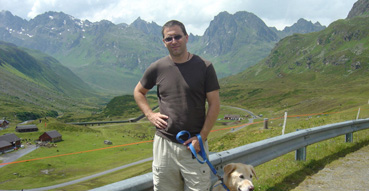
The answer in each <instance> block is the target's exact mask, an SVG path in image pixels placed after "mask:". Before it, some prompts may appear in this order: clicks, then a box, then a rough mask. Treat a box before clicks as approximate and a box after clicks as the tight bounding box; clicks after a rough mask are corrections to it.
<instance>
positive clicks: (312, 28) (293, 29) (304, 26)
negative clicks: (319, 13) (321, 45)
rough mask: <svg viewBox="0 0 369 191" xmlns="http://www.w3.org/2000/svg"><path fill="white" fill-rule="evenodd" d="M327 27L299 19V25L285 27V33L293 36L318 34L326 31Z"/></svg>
mask: <svg viewBox="0 0 369 191" xmlns="http://www.w3.org/2000/svg"><path fill="white" fill-rule="evenodd" d="M325 28H326V27H325V26H322V25H321V24H320V23H319V22H316V23H314V24H313V23H312V22H311V21H307V20H305V19H303V18H301V19H299V20H298V21H297V23H295V24H293V25H292V26H290V27H285V28H284V30H283V32H285V33H287V34H289V35H291V34H293V33H301V34H303V33H310V32H316V31H321V30H323V29H325Z"/></svg>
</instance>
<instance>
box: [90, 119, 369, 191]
mask: <svg viewBox="0 0 369 191" xmlns="http://www.w3.org/2000/svg"><path fill="white" fill-rule="evenodd" d="M368 128H369V119H359V120H354V121H346V122H341V123H336V124H330V125H324V126H319V127H314V128H310V129H303V130H299V131H296V132H292V133H288V134H285V135H281V136H277V137H273V138H270V139H266V140H263V141H259V142H255V143H251V144H247V145H244V146H240V147H237V148H234V149H230V150H226V151H222V152H218V153H214V154H211V155H210V156H209V160H210V162H211V163H212V164H213V166H214V167H215V168H216V169H217V171H218V173H219V174H222V173H223V166H224V165H226V164H228V163H231V162H240V163H246V164H251V165H253V166H258V165H260V164H263V163H265V162H268V161H270V160H272V159H275V158H277V157H279V156H282V155H284V154H287V153H289V152H291V151H294V150H297V149H300V148H303V147H306V146H308V145H311V144H313V143H317V142H320V141H324V140H327V139H331V138H334V137H337V136H340V135H345V134H346V135H349V134H351V133H353V132H356V131H360V130H364V129H368ZM349 137H351V138H352V136H349ZM346 140H347V137H346ZM212 181H213V182H215V181H216V177H214V176H213V178H212ZM92 190H93V191H105V190H110V191H149V190H150V191H151V190H153V183H152V173H147V174H144V175H141V176H136V177H133V178H130V179H126V180H123V181H120V182H116V183H113V184H109V185H106V186H103V187H100V188H96V189H92Z"/></svg>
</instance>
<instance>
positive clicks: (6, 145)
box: [0, 141, 14, 153]
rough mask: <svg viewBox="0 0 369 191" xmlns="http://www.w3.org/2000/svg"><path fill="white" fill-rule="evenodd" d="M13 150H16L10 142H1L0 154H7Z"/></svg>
mask: <svg viewBox="0 0 369 191" xmlns="http://www.w3.org/2000/svg"><path fill="white" fill-rule="evenodd" d="M11 150H14V147H13V146H12V144H10V143H9V142H8V141H0V153H5V152H7V151H11Z"/></svg>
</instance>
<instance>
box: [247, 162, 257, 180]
mask: <svg viewBox="0 0 369 191" xmlns="http://www.w3.org/2000/svg"><path fill="white" fill-rule="evenodd" d="M248 166H249V167H250V170H251V172H252V174H253V175H254V177H255V178H256V180H258V177H257V176H256V173H255V169H254V167H253V166H252V165H248Z"/></svg>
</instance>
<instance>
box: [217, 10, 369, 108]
mask: <svg viewBox="0 0 369 191" xmlns="http://www.w3.org/2000/svg"><path fill="white" fill-rule="evenodd" d="M368 25H369V19H368V17H356V18H352V19H347V20H338V21H336V22H334V23H332V24H331V25H330V26H329V27H328V28H326V29H325V30H323V31H320V32H314V33H309V34H295V35H292V36H289V37H286V38H284V39H282V40H281V41H280V42H278V44H277V45H276V47H275V48H274V49H273V50H272V51H271V54H270V55H269V56H268V57H267V58H265V59H264V60H263V61H261V62H260V63H258V64H257V65H255V66H253V67H251V68H249V69H247V70H245V71H243V72H241V73H239V74H237V75H234V76H231V77H229V78H225V79H222V80H221V86H222V90H221V98H222V100H223V101H224V102H226V103H229V104H234V103H237V104H240V105H242V106H243V107H245V108H249V109H250V110H258V111H260V112H263V113H281V112H284V111H293V112H294V113H306V112H307V113H311V112H315V111H334V110H338V109H343V108H350V107H353V106H356V105H360V104H363V103H366V102H368V99H369V96H368V95H369V84H368V74H369V56H368V55H369V48H368V47H369V36H368V33H369V29H368V27H367V26H368Z"/></svg>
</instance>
